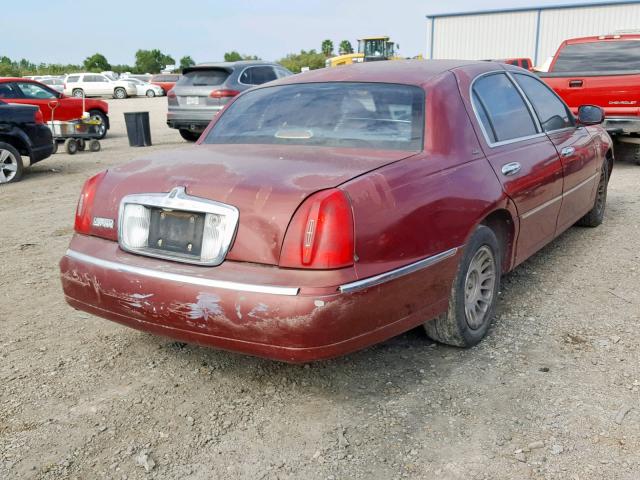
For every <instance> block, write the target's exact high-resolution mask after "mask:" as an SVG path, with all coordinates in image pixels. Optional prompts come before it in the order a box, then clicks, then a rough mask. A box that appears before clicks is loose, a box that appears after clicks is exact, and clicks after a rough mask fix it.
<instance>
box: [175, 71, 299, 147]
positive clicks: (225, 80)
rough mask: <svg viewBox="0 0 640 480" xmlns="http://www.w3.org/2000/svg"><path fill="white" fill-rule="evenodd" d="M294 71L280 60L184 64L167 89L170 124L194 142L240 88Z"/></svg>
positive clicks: (259, 83) (241, 89)
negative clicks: (180, 73) (173, 82)
mask: <svg viewBox="0 0 640 480" xmlns="http://www.w3.org/2000/svg"><path fill="white" fill-rule="evenodd" d="M289 75H292V73H291V72H290V71H289V70H287V69H286V68H284V67H282V66H281V65H278V64H277V63H269V62H261V61H243V62H221V63H202V64H200V65H196V66H195V67H190V68H185V69H184V70H183V71H182V76H181V77H180V79H179V80H178V82H177V83H176V85H175V87H173V89H172V90H170V91H169V93H167V100H168V102H169V111H168V113H167V125H169V127H171V128H177V129H178V130H180V135H182V138H184V139H185V140H188V141H190V142H195V141H196V140H197V139H198V137H200V134H201V133H202V131H203V130H204V129H205V128H206V127H207V125H209V122H210V121H211V119H212V118H213V117H214V116H215V115H216V114H217V113H218V112H219V111H220V110H222V108H223V107H224V106H225V104H226V103H227V102H229V100H230V99H231V98H233V97H235V96H236V95H238V94H239V93H240V92H242V91H244V90H247V89H248V88H251V87H253V86H254V85H261V84H263V83H266V82H270V81H272V80H276V79H278V78H282V77H287V76H289Z"/></svg>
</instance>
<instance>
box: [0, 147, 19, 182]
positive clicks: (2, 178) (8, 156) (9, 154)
mask: <svg viewBox="0 0 640 480" xmlns="http://www.w3.org/2000/svg"><path fill="white" fill-rule="evenodd" d="M23 171H24V167H23V165H22V157H21V156H20V152H18V150H16V149H15V147H14V146H13V145H9V144H8V143H4V142H0V183H10V182H18V181H19V180H20V179H21V178H22V172H23Z"/></svg>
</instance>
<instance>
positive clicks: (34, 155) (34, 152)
mask: <svg viewBox="0 0 640 480" xmlns="http://www.w3.org/2000/svg"><path fill="white" fill-rule="evenodd" d="M52 153H53V141H52V142H50V143H47V144H45V145H39V146H37V147H32V148H31V165H33V164H34V163H36V162H39V161H41V160H44V159H45V158H49V157H50V156H51V154H52Z"/></svg>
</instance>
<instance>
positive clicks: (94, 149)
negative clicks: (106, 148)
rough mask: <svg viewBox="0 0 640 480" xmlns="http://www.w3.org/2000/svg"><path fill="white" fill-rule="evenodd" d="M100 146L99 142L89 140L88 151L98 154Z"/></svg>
mask: <svg viewBox="0 0 640 480" xmlns="http://www.w3.org/2000/svg"><path fill="white" fill-rule="evenodd" d="M101 148H102V146H101V145H100V140H91V141H90V142H89V150H90V151H92V152H99V151H100V149H101Z"/></svg>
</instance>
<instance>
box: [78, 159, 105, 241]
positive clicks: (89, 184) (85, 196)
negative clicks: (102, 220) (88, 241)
mask: <svg viewBox="0 0 640 480" xmlns="http://www.w3.org/2000/svg"><path fill="white" fill-rule="evenodd" d="M106 174H107V171H106V170H105V171H104V172H100V173H98V174H97V175H94V176H93V177H91V178H90V179H89V180H87V181H86V182H84V186H83V187H82V192H81V193H80V198H79V199H78V206H77V208H76V220H75V223H74V226H73V228H74V230H75V231H76V232H77V233H82V234H84V235H89V234H90V233H91V212H92V210H93V202H94V200H95V196H96V190H97V189H98V186H99V185H100V182H101V181H102V179H103V178H104V176H105V175H106Z"/></svg>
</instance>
